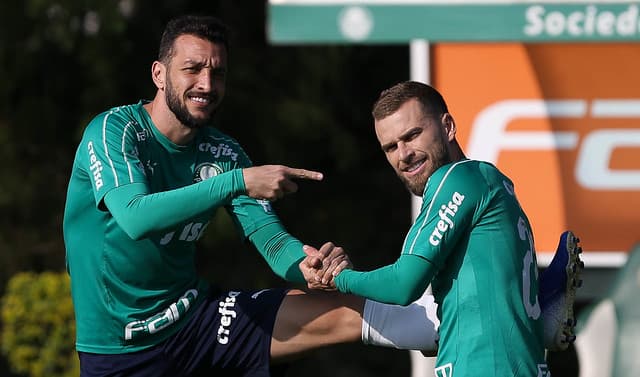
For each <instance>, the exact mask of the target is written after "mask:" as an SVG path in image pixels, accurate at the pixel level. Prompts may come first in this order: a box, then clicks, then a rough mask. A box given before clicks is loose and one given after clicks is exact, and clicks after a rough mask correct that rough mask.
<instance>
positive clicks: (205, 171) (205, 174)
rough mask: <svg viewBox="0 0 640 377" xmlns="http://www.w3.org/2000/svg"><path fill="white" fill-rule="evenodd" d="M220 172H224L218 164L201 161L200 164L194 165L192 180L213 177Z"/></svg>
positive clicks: (196, 180)
mask: <svg viewBox="0 0 640 377" xmlns="http://www.w3.org/2000/svg"><path fill="white" fill-rule="evenodd" d="M222 172H224V170H222V168H221V167H220V165H218V164H214V163H212V162H203V163H201V164H200V165H198V166H196V171H195V173H194V177H193V181H194V182H201V181H204V180H205V179H208V178H211V177H215V176H216V175H218V174H220V173H222Z"/></svg>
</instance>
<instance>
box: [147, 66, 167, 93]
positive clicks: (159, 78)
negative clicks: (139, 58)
mask: <svg viewBox="0 0 640 377" xmlns="http://www.w3.org/2000/svg"><path fill="white" fill-rule="evenodd" d="M166 73H167V68H166V67H165V65H164V64H162V63H160V62H159V61H157V60H156V61H154V62H153V64H152V65H151V79H152V80H153V83H154V84H156V87H157V88H158V89H160V90H164V86H165V82H164V81H165V77H166Z"/></svg>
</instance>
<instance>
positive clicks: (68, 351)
mask: <svg viewBox="0 0 640 377" xmlns="http://www.w3.org/2000/svg"><path fill="white" fill-rule="evenodd" d="M0 313H1V314H2V324H3V326H2V337H1V344H2V353H3V354H4V355H6V356H7V359H8V361H9V364H10V366H11V368H12V370H13V371H14V372H16V373H21V374H25V375H28V376H30V377H72V376H79V375H80V367H79V364H78V357H77V355H76V353H75V346H74V338H75V326H74V320H73V306H72V303H71V291H70V284H69V276H68V275H67V274H66V273H54V272H45V273H41V274H34V273H19V274H16V275H14V276H13V277H12V278H11V280H9V283H8V284H7V291H6V293H5V295H4V297H3V299H2V305H1V308H0Z"/></svg>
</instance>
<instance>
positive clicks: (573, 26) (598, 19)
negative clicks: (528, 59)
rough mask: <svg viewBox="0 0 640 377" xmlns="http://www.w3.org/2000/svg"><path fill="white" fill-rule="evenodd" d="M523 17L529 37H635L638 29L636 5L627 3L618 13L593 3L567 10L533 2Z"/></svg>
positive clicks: (639, 24)
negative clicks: (599, 7)
mask: <svg viewBox="0 0 640 377" xmlns="http://www.w3.org/2000/svg"><path fill="white" fill-rule="evenodd" d="M525 19H526V21H527V23H526V25H525V26H524V33H525V34H526V35H527V36H529V37H538V36H542V35H547V36H551V37H557V36H561V35H569V36H572V37H580V36H602V37H611V36H615V35H618V36H635V35H637V33H638V29H639V28H640V23H639V19H638V7H637V6H636V5H629V7H628V8H626V9H625V10H623V11H621V12H619V13H615V12H612V11H610V10H604V11H601V10H599V9H598V8H597V7H596V6H595V5H588V6H586V7H585V8H584V10H579V11H573V12H567V13H563V12H561V11H550V12H547V9H545V7H543V6H542V5H534V6H531V7H529V8H527V10H526V12H525Z"/></svg>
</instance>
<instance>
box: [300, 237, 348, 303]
mask: <svg viewBox="0 0 640 377" xmlns="http://www.w3.org/2000/svg"><path fill="white" fill-rule="evenodd" d="M303 250H304V253H305V254H307V256H306V258H304V259H303V260H302V262H300V265H299V267H300V271H301V272H302V275H303V276H304V278H305V280H306V281H307V287H308V288H310V289H321V290H325V291H335V290H336V285H335V282H334V280H333V278H334V277H336V276H338V274H339V273H340V272H341V271H342V270H344V269H345V268H353V265H352V264H351V260H349V256H348V255H347V254H346V253H345V251H344V249H343V248H342V247H340V246H336V245H334V244H333V243H332V242H327V243H325V244H324V245H322V247H321V248H320V249H319V250H318V249H316V248H315V247H313V246H309V245H304V247H303Z"/></svg>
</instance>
